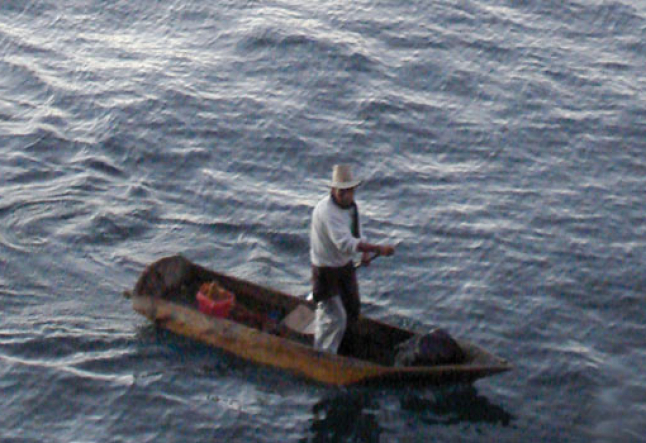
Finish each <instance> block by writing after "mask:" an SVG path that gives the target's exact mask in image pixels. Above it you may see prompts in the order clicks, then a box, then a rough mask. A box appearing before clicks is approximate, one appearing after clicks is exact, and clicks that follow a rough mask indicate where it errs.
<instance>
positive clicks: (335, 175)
mask: <svg viewBox="0 0 646 443" xmlns="http://www.w3.org/2000/svg"><path fill="white" fill-rule="evenodd" d="M360 184H361V180H355V179H353V177H352V171H351V170H350V165H334V168H332V181H331V182H330V184H329V185H330V187H331V188H337V189H350V188H356V187H357V186H359V185H360Z"/></svg>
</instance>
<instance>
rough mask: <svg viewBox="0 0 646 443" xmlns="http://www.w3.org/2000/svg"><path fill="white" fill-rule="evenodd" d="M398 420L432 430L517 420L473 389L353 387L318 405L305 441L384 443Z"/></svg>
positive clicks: (455, 386)
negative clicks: (458, 425) (381, 441)
mask: <svg viewBox="0 0 646 443" xmlns="http://www.w3.org/2000/svg"><path fill="white" fill-rule="evenodd" d="M396 417H399V420H402V421H404V422H410V421H411V420H412V421H416V420H419V421H420V422H421V423H424V424H426V425H429V426H450V425H456V424H461V423H471V424H491V425H500V426H508V425H509V424H510V423H511V422H512V421H513V420H514V417H513V415H512V414H510V413H509V412H507V411H506V410H505V409H504V408H502V407H501V406H498V405H495V404H493V403H491V402H490V401H489V400H488V399H487V398H486V397H484V396H482V395H480V394H478V391H477V389H476V388H475V387H474V386H472V385H453V386H448V387H441V388H439V387H438V388H427V389H425V390H423V391H415V392H413V391H412V390H410V389H403V390H394V391H393V390H387V391H383V390H377V389H371V388H361V389H347V390H343V391H342V392H339V391H338V390H337V391H336V392H335V393H334V394H333V395H327V396H325V397H324V398H322V399H321V401H319V402H318V403H316V404H315V405H314V407H313V409H312V424H311V427H310V434H309V435H308V437H307V438H304V439H303V440H302V441H308V442H319V441H349V440H351V441H355V439H356V440H357V441H380V438H381V437H382V434H386V433H388V430H389V429H391V427H398V426H399V425H400V424H401V423H400V424H398V423H397V422H396V421H397V420H398V418H396ZM393 420H394V421H395V422H394V423H392V421H393Z"/></svg>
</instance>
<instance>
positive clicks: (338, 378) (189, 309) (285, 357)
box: [124, 256, 511, 386]
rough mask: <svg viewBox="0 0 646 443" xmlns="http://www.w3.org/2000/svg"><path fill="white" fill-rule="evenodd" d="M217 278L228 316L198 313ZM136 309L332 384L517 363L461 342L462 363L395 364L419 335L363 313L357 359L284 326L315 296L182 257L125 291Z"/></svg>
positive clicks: (462, 378)
mask: <svg viewBox="0 0 646 443" xmlns="http://www.w3.org/2000/svg"><path fill="white" fill-rule="evenodd" d="M211 281H216V282H218V283H219V284H220V285H221V286H222V287H224V288H225V289H227V290H229V291H231V292H233V293H234V294H235V308H234V309H233V310H232V311H231V314H230V315H229V317H227V318H218V317H213V316H210V315H206V314H204V313H202V312H200V311H199V310H198V308H197V303H196V301H195V294H196V293H197V291H198V290H199V287H200V286H201V285H202V284H203V283H205V282H211ZM124 295H126V296H127V297H129V298H131V300H132V304H133V308H134V309H135V311H137V312H139V313H140V314H142V315H144V316H145V317H147V318H149V319H150V320H152V321H154V322H155V323H156V324H157V325H158V326H159V327H162V328H166V329H168V330H170V331H173V332H175V333H177V334H180V335H184V336H187V337H190V338H193V339H195V340H199V341H200V342H203V343H206V344H209V345H212V346H215V347H217V348H220V349H222V350H224V351H226V352H229V353H231V354H235V355H237V356H239V357H242V358H244V359H247V360H250V361H253V362H256V363H260V364H264V365H268V366H272V367H275V368H280V369H283V370H287V371H290V372H292V373H294V374H297V375H300V376H302V377H305V378H306V379H309V380H312V381H316V382H321V383H324V384H329V385H337V386H349V385H360V384H380V385H381V384H388V385H393V384H394V385H402V384H408V385H414V386H420V385H429V384H431V385H433V384H443V383H471V382H473V381H475V380H477V379H479V378H481V377H486V376H490V375H493V374H497V373H501V372H504V371H507V370H509V369H511V365H510V364H509V363H508V362H507V361H506V360H504V359H502V358H500V357H497V356H495V355H493V354H491V353H489V352H487V351H485V350H484V349H482V348H481V347H479V346H476V345H475V344H472V343H469V342H467V341H464V340H456V341H457V342H458V344H459V346H460V347H461V348H462V350H463V352H464V354H465V360H464V362H463V363H461V364H449V365H438V366H409V367H399V366H394V365H393V362H394V354H395V351H394V348H395V346H396V345H397V344H399V343H402V342H403V341H405V340H407V339H409V338H411V337H412V336H413V335H414V334H415V333H414V332H412V331H409V330H405V329H401V328H398V327H395V326H390V325H387V324H385V323H382V322H380V321H376V320H371V319H368V318H365V317H360V319H359V321H358V324H357V328H356V329H357V331H356V333H355V334H354V339H355V346H354V349H357V350H359V352H357V354H356V355H353V356H352V357H347V356H340V355H334V354H331V353H328V352H321V351H317V350H315V349H314V348H313V347H312V346H311V342H310V340H309V338H308V337H307V336H306V335H304V334H299V333H298V332H296V331H291V330H287V331H286V328H284V327H281V323H280V322H281V320H282V319H284V318H285V317H286V316H287V315H288V314H289V313H292V312H294V310H296V308H299V306H306V307H308V308H310V309H313V304H312V303H311V302H308V301H305V300H303V299H301V298H299V297H294V296H291V295H288V294H285V293H283V292H280V291H276V290H273V289H269V288H266V287H263V286H260V285H257V284H254V283H251V282H248V281H245V280H241V279H238V278H235V277H232V276H229V275H225V274H222V273H218V272H214V271H211V270H208V269H206V268H203V267H202V266H199V265H196V264H194V263H192V262H190V261H188V260H187V259H185V258H183V257H181V256H173V257H166V258H163V259H161V260H159V261H157V262H155V263H153V264H151V265H149V266H148V267H147V268H146V269H145V270H144V272H143V273H142V275H141V276H140V278H139V280H138V282H137V284H136V286H135V288H134V290H133V291H132V292H129V291H127V292H126V293H124Z"/></svg>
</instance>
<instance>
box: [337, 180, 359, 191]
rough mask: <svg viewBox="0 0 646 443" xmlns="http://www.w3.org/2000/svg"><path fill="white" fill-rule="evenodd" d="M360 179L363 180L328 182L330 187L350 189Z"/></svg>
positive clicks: (357, 183) (356, 184)
mask: <svg viewBox="0 0 646 443" xmlns="http://www.w3.org/2000/svg"><path fill="white" fill-rule="evenodd" d="M362 181H363V180H352V181H349V182H330V183H329V186H330V188H336V189H351V188H356V187H357V186H359V185H360V184H361V182H362Z"/></svg>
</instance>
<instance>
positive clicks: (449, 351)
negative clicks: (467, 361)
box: [395, 328, 465, 366]
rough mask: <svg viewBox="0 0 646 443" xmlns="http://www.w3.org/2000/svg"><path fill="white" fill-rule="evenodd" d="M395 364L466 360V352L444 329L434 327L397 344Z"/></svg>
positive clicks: (445, 363)
mask: <svg viewBox="0 0 646 443" xmlns="http://www.w3.org/2000/svg"><path fill="white" fill-rule="evenodd" d="M395 349H396V352H397V354H396V355H395V366H434V365H447V364H459V363H463V362H464V358H465V356H464V352H462V349H461V348H460V346H459V345H458V344H457V342H456V341H455V340H453V337H451V336H450V335H449V334H448V332H446V331H445V330H444V329H440V328H434V329H432V330H431V331H430V332H429V333H427V334H422V335H415V336H413V337H412V338H409V339H408V340H406V341H405V342H403V343H400V344H399V345H397V346H396V348H395Z"/></svg>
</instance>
